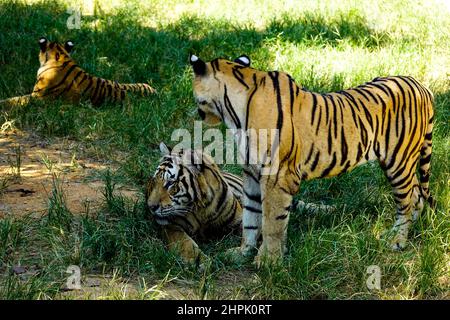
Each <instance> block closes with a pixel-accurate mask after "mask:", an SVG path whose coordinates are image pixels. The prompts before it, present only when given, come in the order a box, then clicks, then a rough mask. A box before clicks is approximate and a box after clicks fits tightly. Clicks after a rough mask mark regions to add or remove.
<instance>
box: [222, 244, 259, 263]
mask: <svg viewBox="0 0 450 320" xmlns="http://www.w3.org/2000/svg"><path fill="white" fill-rule="evenodd" d="M255 253H256V248H255V247H251V246H240V247H234V248H230V249H228V250H227V251H226V254H227V255H228V256H230V257H231V258H232V259H233V260H242V259H245V258H248V257H250V256H253V255H254V254H255Z"/></svg>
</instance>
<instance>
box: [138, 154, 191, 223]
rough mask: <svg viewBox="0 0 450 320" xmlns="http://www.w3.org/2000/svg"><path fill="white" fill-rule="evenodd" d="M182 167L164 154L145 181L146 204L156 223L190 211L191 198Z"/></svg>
mask: <svg viewBox="0 0 450 320" xmlns="http://www.w3.org/2000/svg"><path fill="white" fill-rule="evenodd" d="M182 170H183V168H182V167H180V166H177V165H175V164H174V162H173V159H172V157H170V156H166V157H164V158H163V160H162V163H161V164H160V165H159V166H158V168H157V170H156V172H155V174H154V175H153V177H150V179H149V181H148V183H147V190H146V198H147V206H148V208H149V209H150V211H151V212H152V214H153V216H154V217H155V218H156V220H157V222H158V223H161V224H167V222H168V221H167V219H169V218H171V217H176V216H185V215H186V214H187V213H189V212H191V210H192V206H193V199H192V197H191V195H190V193H189V190H188V188H187V186H186V183H183V178H182V177H181V176H180V174H182Z"/></svg>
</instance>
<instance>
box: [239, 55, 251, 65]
mask: <svg viewBox="0 0 450 320" xmlns="http://www.w3.org/2000/svg"><path fill="white" fill-rule="evenodd" d="M238 59H239V61H241V62H242V63H243V64H245V65H246V66H248V65H250V60H249V59H248V58H247V57H239V58H238Z"/></svg>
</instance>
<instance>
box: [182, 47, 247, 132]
mask: <svg viewBox="0 0 450 320" xmlns="http://www.w3.org/2000/svg"><path fill="white" fill-rule="evenodd" d="M190 62H191V65H192V68H193V70H194V80H193V91H194V98H195V101H196V103H197V105H198V108H197V111H198V114H199V116H200V118H201V119H202V120H203V121H204V122H205V123H207V124H209V125H217V124H219V123H220V122H222V121H223V120H224V112H226V110H227V105H226V104H227V102H225V103H222V102H221V100H222V97H223V96H224V94H225V92H224V91H225V90H226V88H225V87H224V86H223V83H224V79H223V78H224V77H227V76H228V75H233V74H234V73H233V69H236V68H239V69H240V68H246V67H249V66H250V59H249V58H248V57H247V56H241V57H239V58H237V59H236V60H235V61H234V62H232V61H228V60H225V59H215V60H213V61H211V62H208V63H205V62H203V61H202V60H201V59H199V58H198V57H197V56H195V55H191V57H190ZM239 73H240V74H242V73H241V72H239ZM236 81H238V80H236Z"/></svg>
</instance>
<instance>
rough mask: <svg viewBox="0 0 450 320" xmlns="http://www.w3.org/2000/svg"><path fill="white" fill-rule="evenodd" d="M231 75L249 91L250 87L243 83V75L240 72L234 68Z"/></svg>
mask: <svg viewBox="0 0 450 320" xmlns="http://www.w3.org/2000/svg"><path fill="white" fill-rule="evenodd" d="M232 72H233V75H234V77H235V78H236V79H237V80H238V81H239V82H240V83H241V84H242V85H243V86H245V87H246V88H247V90H248V89H250V87H249V86H248V84H247V83H245V81H244V75H243V74H242V72H240V71H239V70H238V69H237V68H236V67H234V68H233V71H232Z"/></svg>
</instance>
